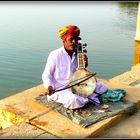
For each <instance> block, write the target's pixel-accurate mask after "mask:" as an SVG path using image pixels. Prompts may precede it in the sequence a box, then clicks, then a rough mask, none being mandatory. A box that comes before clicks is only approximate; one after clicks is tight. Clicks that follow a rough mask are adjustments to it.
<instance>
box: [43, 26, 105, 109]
mask: <svg viewBox="0 0 140 140" xmlns="http://www.w3.org/2000/svg"><path fill="white" fill-rule="evenodd" d="M79 35H80V29H79V28H78V27H77V26H75V25H69V26H66V27H64V28H62V29H60V30H59V36H60V38H61V39H62V42H63V46H62V47H60V48H58V49H56V50H54V51H52V52H50V54H49V56H48V59H47V63H46V66H45V69H44V72H43V74H42V80H43V85H44V87H45V88H46V93H45V94H48V95H47V100H48V102H51V101H56V102H58V103H62V104H63V105H64V107H66V108H69V109H77V108H81V107H83V106H84V105H85V104H86V103H87V102H89V98H91V99H92V100H94V101H95V103H97V104H99V103H100V102H99V99H98V94H96V93H93V94H92V95H91V96H90V97H89V98H84V97H81V96H79V95H77V94H74V93H72V91H71V88H68V89H65V90H61V91H59V92H54V93H53V90H56V89H59V88H60V87H61V88H62V87H65V86H66V85H68V84H69V79H70V76H71V74H72V73H74V72H75V71H76V68H77V58H76V52H75V49H76V47H77V44H78V40H80V39H81V38H80V37H79ZM83 61H84V62H83V63H84V64H85V66H86V67H87V66H88V60H87V56H86V55H84V59H83ZM106 90H107V86H106V85H105V84H104V83H102V82H97V83H96V90H95V92H97V93H99V94H102V93H104V92H105V91H106ZM52 93H53V94H52ZM45 94H44V95H45Z"/></svg>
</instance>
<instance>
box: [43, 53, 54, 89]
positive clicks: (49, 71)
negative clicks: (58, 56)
mask: <svg viewBox="0 0 140 140" xmlns="http://www.w3.org/2000/svg"><path fill="white" fill-rule="evenodd" d="M54 68H55V58H54V56H53V55H52V53H50V54H49V56H48V59H47V63H46V66H45V69H44V71H43V74H42V80H43V85H44V86H45V88H47V87H48V86H49V85H51V86H53V88H54V83H53V74H54Z"/></svg>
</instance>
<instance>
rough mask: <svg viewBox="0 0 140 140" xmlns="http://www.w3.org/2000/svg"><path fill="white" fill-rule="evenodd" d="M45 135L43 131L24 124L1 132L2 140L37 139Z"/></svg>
mask: <svg viewBox="0 0 140 140" xmlns="http://www.w3.org/2000/svg"><path fill="white" fill-rule="evenodd" d="M43 133H44V131H43V130H41V129H39V128H37V127H35V126H33V125H30V124H28V123H25V122H23V123H19V124H16V125H13V126H10V127H7V128H5V129H3V130H1V131H0V138H35V137H37V136H39V135H41V134H43ZM46 135H47V134H46ZM48 136H49V135H48Z"/></svg>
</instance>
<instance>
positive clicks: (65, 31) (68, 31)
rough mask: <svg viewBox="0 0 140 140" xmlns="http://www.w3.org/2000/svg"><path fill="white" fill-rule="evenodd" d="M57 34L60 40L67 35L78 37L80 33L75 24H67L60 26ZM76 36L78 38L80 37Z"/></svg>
mask: <svg viewBox="0 0 140 140" xmlns="http://www.w3.org/2000/svg"><path fill="white" fill-rule="evenodd" d="M58 34H59V37H61V39H62V40H63V39H65V38H67V37H68V36H74V37H78V36H79V35H80V29H79V28H78V27H77V26H75V25H69V26H66V27H63V28H61V29H60V30H59V32H58ZM78 38H79V39H80V37H78Z"/></svg>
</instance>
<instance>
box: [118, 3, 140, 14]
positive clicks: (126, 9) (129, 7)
mask: <svg viewBox="0 0 140 140" xmlns="http://www.w3.org/2000/svg"><path fill="white" fill-rule="evenodd" d="M118 5H119V8H120V10H121V13H127V14H128V15H136V14H137V12H138V11H137V10H136V9H138V5H139V2H119V4H118Z"/></svg>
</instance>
